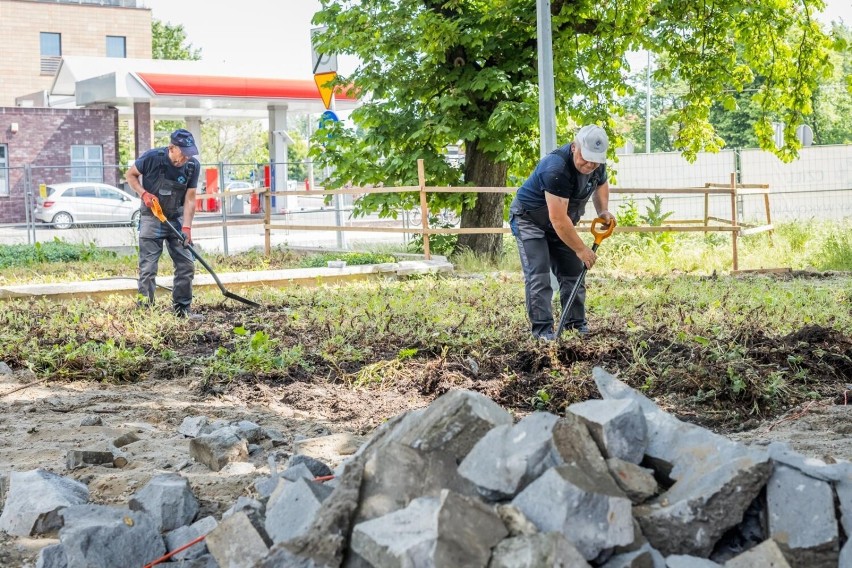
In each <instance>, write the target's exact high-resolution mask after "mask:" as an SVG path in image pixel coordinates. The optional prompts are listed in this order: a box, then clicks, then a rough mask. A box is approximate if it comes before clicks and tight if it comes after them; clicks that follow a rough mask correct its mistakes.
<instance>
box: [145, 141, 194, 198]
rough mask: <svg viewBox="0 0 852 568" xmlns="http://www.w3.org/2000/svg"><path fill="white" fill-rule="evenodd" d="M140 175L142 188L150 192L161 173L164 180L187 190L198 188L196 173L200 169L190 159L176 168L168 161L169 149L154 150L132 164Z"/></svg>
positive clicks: (192, 159)
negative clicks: (175, 183)
mask: <svg viewBox="0 0 852 568" xmlns="http://www.w3.org/2000/svg"><path fill="white" fill-rule="evenodd" d="M133 165H135V166H136V169H137V170H139V173H141V174H142V187H143V188H145V190H146V191H152V190H153V189H154V184H155V183H156V181H157V178H158V177H160V173H162V174H163V175H164V177H165V179H167V180H169V181H173V182H177V183H179V184H181V185H185V186H186V187H187V188H189V189H192V188H197V187H198V173H199V171H200V170H201V167H200V165H199V163H198V160H197V159H195V158H190V159H188V160H187V161H186V163H185V164H184V165H182V166H181V167H179V168H176V167H175V166H174V164H172V161H171V160H170V159H169V149H168V148H167V147H166V148H154V149H152V150H148V151H147V152H145V153H144V154H142V155H141V156H139V158H137V160H136V161H135V162H134V163H133Z"/></svg>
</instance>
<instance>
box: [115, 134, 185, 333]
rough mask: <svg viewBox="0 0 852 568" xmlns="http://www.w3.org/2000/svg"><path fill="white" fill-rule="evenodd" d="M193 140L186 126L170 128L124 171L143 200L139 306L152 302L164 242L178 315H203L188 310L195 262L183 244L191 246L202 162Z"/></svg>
mask: <svg viewBox="0 0 852 568" xmlns="http://www.w3.org/2000/svg"><path fill="white" fill-rule="evenodd" d="M197 155H198V146H196V144H195V138H194V137H193V136H192V133H190V132H189V131H188V130H184V129H182V128H181V129H179V130H175V131H174V132H172V134H171V136H170V138H169V145H168V146H166V147H163V148H154V149H153V150H148V151H147V152H145V153H144V154H142V155H141V156H139V158H138V159H137V160H136V161H135V162H134V163H133V165H132V166H131V167H130V170H128V172H127V183H128V184H129V185H130V187H131V189H133V191H135V192H136V193H138V194H139V197H141V198H142V203H143V204H144V205H143V207H142V215H141V216H140V219H139V301H140V304H142V305H148V306H152V305H153V304H154V291H155V289H156V283H155V278H156V277H157V265H158V263H159V261H160V255H162V254H163V243H166V245H168V249H169V256H170V257H171V258H172V262H173V263H174V265H175V275H174V287H173V288H172V309H173V310H174V313H175V315H176V316H178V317H183V318H190V319H192V320H198V319H201V317H200V316H198V315H195V314H190V311H189V306H190V304H191V303H192V279H193V277H194V276H195V263H194V262H193V259H192V254H191V253H190V252H189V249H187V248H186V247H185V246H183V245H184V243H186V244H187V245H191V244H192V219H193V217H194V216H195V191H196V188H197V187H198V173H199V171H200V170H201V164H200V163H199V162H198V160H197V159H196V158H195V157H194V156H197ZM155 199H156V200H157V201H159V203H160V207H162V209H163V213H164V214H165V216H166V219H168V222H169V223H171V224H172V225H173V226H174V227H175V228H176V229H177V230H178V231H179V232H183V234H184V235H185V236H186V240H185V241H183V242H182V241H181V240H180V239H178V238H177V236H176V235H175V234H173V233H172V231H170V230H169V229H168V227H166V226H165V225H164V224H163V223H161V222H160V220H159V219H157V218H156V217H155V216H154V214H153V213H152V211H151V206H152V205H153V203H154V200H155Z"/></svg>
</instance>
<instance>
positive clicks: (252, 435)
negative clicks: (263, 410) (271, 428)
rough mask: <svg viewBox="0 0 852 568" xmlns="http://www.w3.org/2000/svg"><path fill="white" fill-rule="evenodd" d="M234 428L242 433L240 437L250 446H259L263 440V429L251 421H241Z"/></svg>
mask: <svg viewBox="0 0 852 568" xmlns="http://www.w3.org/2000/svg"><path fill="white" fill-rule="evenodd" d="M234 427H236V428H237V430H238V431H239V432H240V435H241V436H242V437H243V438H245V439H246V441H247V442H248V443H250V444H257V443H258V442H260V441H261V440H263V428H261V427H260V426H259V425H258V424H255V423H254V422H251V421H250V420H240V421H239V422H237V423H236V424H234Z"/></svg>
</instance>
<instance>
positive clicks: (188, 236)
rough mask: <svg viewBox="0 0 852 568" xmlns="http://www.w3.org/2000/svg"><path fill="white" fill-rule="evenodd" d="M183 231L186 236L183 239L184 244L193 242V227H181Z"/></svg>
mask: <svg viewBox="0 0 852 568" xmlns="http://www.w3.org/2000/svg"><path fill="white" fill-rule="evenodd" d="M180 230H181V231H182V232H183V235H184V236H185V237H186V238H185V239H184V240H183V244H184V245H191V244H192V228H191V227H181V229H180Z"/></svg>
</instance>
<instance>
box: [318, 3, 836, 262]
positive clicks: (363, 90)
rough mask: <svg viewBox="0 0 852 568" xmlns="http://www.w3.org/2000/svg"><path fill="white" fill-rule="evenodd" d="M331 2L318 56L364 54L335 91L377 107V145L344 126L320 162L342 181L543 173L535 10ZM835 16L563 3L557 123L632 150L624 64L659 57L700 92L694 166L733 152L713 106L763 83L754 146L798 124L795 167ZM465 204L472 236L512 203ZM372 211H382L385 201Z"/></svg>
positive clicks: (371, 129)
mask: <svg viewBox="0 0 852 568" xmlns="http://www.w3.org/2000/svg"><path fill="white" fill-rule="evenodd" d="M320 1H321V4H322V9H321V11H320V12H318V13H317V14H316V16H315V17H314V23H316V24H319V25H324V26H327V30H326V31H325V32H324V33H322V34H319V36H318V38H317V40H318V46H319V49H320V50H321V51H323V52H325V53H339V54H352V55H355V56H357V57H358V59H359V60H360V61H361V63H360V65H359V66H358V68H357V69H356V70H355V71H354V72H353V73H352V74H351V75H350V76H348V77H339V78H338V82H339V83H340V84H341V85H345V84H351V85H353V86H354V88H356V89H357V91H358V92H359V94H360V96H361V97H362V99H363V100H364V101H365V104H364V105H363V106H361V107H360V108H359V109H358V110H356V111H354V112H353V113H352V118H353V120H354V121H355V122H356V123H358V124H359V125H360V126H361V127H362V128H363V132H364V135H363V136H360V137H355V136H354V135H352V133H350V134H349V135H345V134H344V133H343V132H337V131H341V130H344V129H345V128H343V127H339V126H338V127H335V128H333V129H332V130H334V131H335V132H334V135H335V136H334V137H333V138H332V139H330V140H329V142H327V143H326V150H327V152H326V153H325V154H324V155H323V156H318V158H319V159H328V160H332V161H333V162H334V166H335V167H336V174H335V176H336V180H338V181H340V180H352V181H354V182H356V183H358V182H368V180H376V179H378V178H382V179H381V181H384V182H385V183H386V184H396V183H406V184H412V183H413V182H415V180H416V179H417V178H416V170H415V163H416V159H417V158H423V159H424V160H425V163H426V171H427V173H428V176H429V183H430V185H432V184H436V183H465V184H471V185H476V186H505V184H506V180H507V176H508V172H509V171H510V165H511V169H512V170H513V171H514V170H516V169H517V168H519V167H520V165H523V166H525V168H524V169H526V170H529V169H530V168H531V167H532V164H533V163H534V161H535V159H536V158H537V152H536V149H537V143H536V141H537V136H538V133H537V124H538V89H537V85H538V77H537V71H536V53H537V52H536V10H535V2H534V1H533V0H491V1H483V0H372V1H369V2H365V1H363V0H360V1H359V0H320ZM822 6H823V4H822V1H821V0H751V1H749V2H743V1H738V0H734V1H733V2H731V1H729V0H725V1H722V0H678V1H676V2H670V1H653V0H624V1H623V2H594V1H591V0H579V1H577V0H575V1H567V0H553V2H552V4H551V13H552V27H553V50H554V80H555V84H556V99H557V100H556V105H557V113H558V114H557V115H558V116H559V122H560V126H561V127H562V128H563V129H564V128H567V127H571V126H576V125H579V124H584V123H588V122H597V123H599V124H601V125H603V126H604V127H605V128H607V130H609V131H610V133H611V134H612V138H613V144H612V146H613V147H616V146H618V145H620V142H621V139H620V136H619V135H618V134H617V133H615V132H614V125H615V117H617V116H620V115H621V114H622V113H623V112H624V109H623V106H622V105H621V104H620V102H619V98H620V97H623V96H625V95H626V94H628V93H629V92H630V89H631V87H630V86H629V85H628V84H627V83H626V81H625V78H624V77H623V73H624V69H625V68H626V59H625V55H626V54H627V53H628V52H629V51H631V50H639V49H645V48H649V49H651V50H652V51H653V52H655V53H657V54H660V55H663V56H667V57H668V64H667V65H666V66H665V67H660V68H658V70H657V72H656V75H657V77H658V78H661V77H665V76H672V77H674V76H677V77H679V78H680V79H681V80H682V81H684V83H685V85H686V87H687V91H686V93H685V94H684V97H683V106H681V107H680V108H678V109H677V110H676V111H675V114H676V119H677V121H678V122H679V124H681V125H682V127H681V129H680V130H679V131H678V132H677V137H676V139H675V141H674V145H675V147H676V148H677V149H679V150H681V151H683V153H684V155H685V156H686V157H687V158H694V156H695V155H696V153H697V152H699V151H701V150H711V151H712V150H716V149H718V148H719V147H720V146H721V141H720V139H719V137H718V136H717V135H716V133H715V131H714V129H713V126H712V124H711V123H710V121H709V112H710V107H711V105H712V104H713V102H714V101H716V100H722V101H723V103H724V104H726V105H727V106H730V104H731V103H732V102H733V99H732V95H730V94H729V93H730V92H731V91H739V90H742V89H743V88H744V87H745V86H746V85H748V84H750V83H751V81H752V79H753V77H754V76H756V75H762V76H764V77H767V80H766V82H765V83H764V84H763V85H762V87H761V89H760V91H758V92H756V93H755V94H754V97H755V99H756V100H757V101H758V103H759V104H760V107H761V109H762V112H763V113H764V114H763V116H762V117H761V120H760V122H758V124H757V125H756V133H757V137H758V139H759V140H760V143H761V145H762V146H763V147H766V148H773V146H772V127H771V120H769V118H768V117H769V116H770V115H771V114H778V115H780V116H781V117H782V119H783V120H784V122H785V123H786V124H788V125H791V126H789V127H788V128H787V130H786V131H785V146H784V147H783V148H781V149H780V150H778V154H779V155H780V156H781V157H782V158H785V159H790V158H791V157H792V156H794V155H795V152H796V145H797V141H796V138H795V125H797V124H800V123H801V121H802V120H801V119H802V117H803V116H804V115H805V114H808V113H809V112H810V111H811V94H812V91H813V89H814V87H815V85H816V81H817V79H818V78H819V77H820V76H821V75H822V74H823V73H825V72H826V71H827V69H828V68H829V66H830V64H829V63H828V61H827V51H828V49H829V46H830V42H829V39H828V37H827V36H826V34H825V33H824V32H823V31H822V29H821V28H820V26H819V24H818V23H817V22H816V21H814V20H813V19H812V18H811V16H812V13H813V11H814V10H815V9H819V8H821V7H822ZM326 134H327V133H326V132H320V133H318V135H322V136H325V135H326ZM562 140H565V137H563V138H562ZM459 141H462V142H463V143H464V146H465V154H466V159H465V163H464V166H463V167H462V168H453V167H452V166H451V165H449V164H447V163H446V162H445V160H444V159H443V158H442V151H443V149H444V148H445V147H446V146H447V145H449V144H455V143H458V142H459ZM773 149H774V148H773ZM364 156H369V157H370V159H369V160H365V159H364ZM366 161H369V162H370V163H368V164H366V163H364V162H366ZM388 199H390V200H396V201H399V199H400V198H399V196H389V197H388ZM437 199H438V198H436V200H437ZM460 199H461V201H460V202H457V203H456V205H459V206H461V209H462V222H461V224H462V226H463V227H465V226H467V227H473V226H485V227H488V226H499V225H500V224H502V221H503V203H504V200H503V198H502V196H500V195H499V194H480V195H479V196H478V198H476V197H473V196H464V197H462V198H460ZM372 205H373V206H374V207H376V208H378V209H380V210H382V208H383V207H384V206H383V205H382V204H380V203H379V202H378V201H377V200H373V202H372ZM384 210H385V211H386V209H384ZM500 243H501V241H500V238H499V235H462V236H461V238H460V239H459V244H460V245H461V246H467V247H469V248H471V249H472V250H474V251H475V252H479V253H488V254H496V253H498V252H499V250H500Z"/></svg>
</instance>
